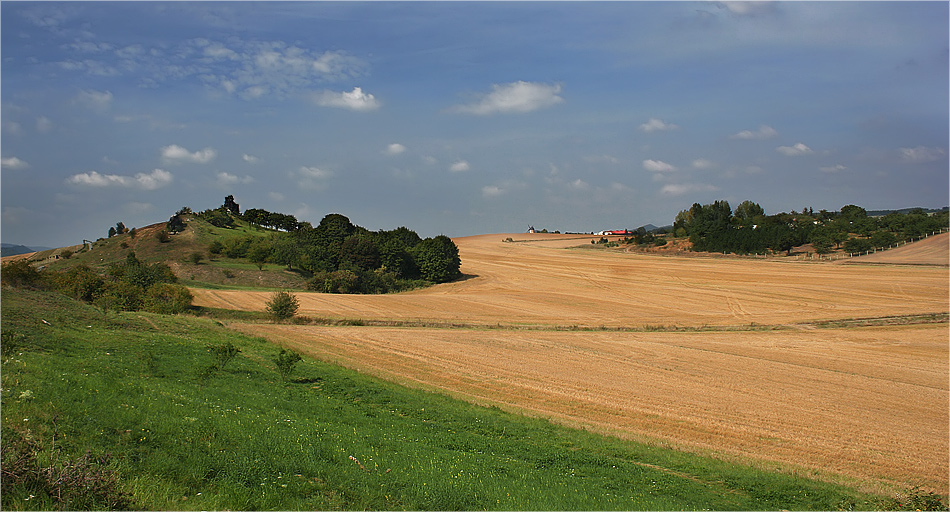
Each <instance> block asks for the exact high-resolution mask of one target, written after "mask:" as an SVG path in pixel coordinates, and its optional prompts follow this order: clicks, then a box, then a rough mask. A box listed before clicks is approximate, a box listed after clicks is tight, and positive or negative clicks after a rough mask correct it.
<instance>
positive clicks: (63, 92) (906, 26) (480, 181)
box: [0, 1, 950, 246]
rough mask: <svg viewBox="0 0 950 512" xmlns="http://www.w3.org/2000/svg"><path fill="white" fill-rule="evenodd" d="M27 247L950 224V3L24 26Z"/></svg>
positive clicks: (13, 9) (10, 185)
mask: <svg viewBox="0 0 950 512" xmlns="http://www.w3.org/2000/svg"><path fill="white" fill-rule="evenodd" d="M0 11H2V12H0V14H2V17H0V23H2V31H0V37H2V44H0V52H2V70H0V71H2V73H0V81H2V84H0V85H2V87H0V93H2V139H0V140H2V170H0V172H2V174H0V176H2V182H0V190H2V198H0V208H2V239H3V241H4V242H8V243H22V244H33V245H47V246H62V245H71V244H76V243H80V242H81V240H82V239H83V238H87V239H96V238H99V237H103V236H105V235H106V232H107V231H108V229H109V227H110V226H113V225H115V223H116V222H118V221H122V222H124V223H125V224H126V225H127V226H130V227H131V226H144V225H147V224H151V223H154V222H160V221H164V220H167V218H168V217H169V216H170V215H171V214H172V213H174V212H175V211H176V210H178V209H179V208H181V207H182V206H190V207H191V208H193V209H196V210H203V209H206V208H214V207H217V206H220V205H221V204H222V203H223V201H224V197H225V196H226V195H228V194H233V195H234V196H235V199H236V201H237V202H238V203H239V204H240V205H241V207H242V208H245V209H246V208H264V209H266V210H270V211H277V212H282V213H290V214H293V215H296V216H297V217H298V219H300V220H306V221H310V222H312V223H314V224H316V223H317V222H319V221H320V219H321V218H323V216H324V215H326V214H327V213H332V212H336V213H342V214H344V215H346V216H348V217H349V218H350V219H351V220H352V221H353V222H354V223H356V224H359V225H362V226H365V227H367V228H369V229H373V230H376V229H392V228H396V227H398V226H403V225H404V226H408V227H410V228H412V229H415V230H416V231H418V232H419V233H420V234H421V235H423V236H433V235H437V234H440V233H444V234H447V235H450V236H465V235H474V234H481V233H504V232H519V231H524V230H525V229H526V228H527V227H528V225H533V226H535V227H537V228H539V229H540V228H548V229H550V230H555V229H558V230H561V231H592V230H601V229H617V228H635V227H637V226H640V225H643V224H646V223H653V224H656V225H663V224H669V223H672V221H673V218H674V217H675V215H676V213H677V212H678V211H680V210H683V209H686V208H688V207H689V206H690V205H691V204H693V203H694V202H699V203H709V202H712V201H714V200H717V199H726V200H728V201H730V203H732V204H733V205H736V204H738V203H739V202H741V201H743V200H746V199H751V200H754V201H756V202H758V203H759V204H761V205H762V206H763V207H764V208H765V209H766V211H767V212H768V213H775V212H779V211H790V210H801V209H802V208H803V207H813V208H815V209H816V210H818V209H828V210H837V209H840V207H841V206H843V205H846V204H858V205H861V206H864V207H866V208H868V209H879V208H902V207H909V206H924V207H942V206H946V205H947V204H948V203H950V200H948V194H950V192H948V190H950V184H948V175H950V171H948V160H947V149H948V148H947V146H948V138H950V133H948V112H950V109H948V92H950V86H948V76H950V72H948V60H950V56H948V39H950V36H948V28H947V27H948V21H950V18H948V3H947V2H815V3H812V2H604V3H588V2H576V3H575V2H527V3H514V2H471V3H469V2H436V3H427V2H371V3H356V2H341V3H329V2H290V3H275V2H260V3H257V2H233V3H232V2H208V3H198V2H97V3H85V2H64V3H54V2H10V1H5V2H3V3H2V4H0Z"/></svg>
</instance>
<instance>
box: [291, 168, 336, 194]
mask: <svg viewBox="0 0 950 512" xmlns="http://www.w3.org/2000/svg"><path fill="white" fill-rule="evenodd" d="M332 176H333V172H331V171H328V170H326V169H321V168H319V167H306V166H302V167H300V169H298V170H297V173H296V178H297V185H298V186H299V187H300V188H302V189H307V190H325V189H326V188H327V186H328V181H329V179H330V177H332Z"/></svg>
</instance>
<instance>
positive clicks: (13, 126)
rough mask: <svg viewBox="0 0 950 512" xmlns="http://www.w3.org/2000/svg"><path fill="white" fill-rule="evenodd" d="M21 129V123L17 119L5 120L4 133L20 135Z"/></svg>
mask: <svg viewBox="0 0 950 512" xmlns="http://www.w3.org/2000/svg"><path fill="white" fill-rule="evenodd" d="M20 131H21V128H20V123H18V122H16V121H4V122H3V133H6V134H7V135H19V134H20Z"/></svg>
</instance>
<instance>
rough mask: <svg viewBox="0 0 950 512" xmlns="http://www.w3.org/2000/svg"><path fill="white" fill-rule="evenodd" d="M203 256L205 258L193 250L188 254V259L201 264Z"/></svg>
mask: <svg viewBox="0 0 950 512" xmlns="http://www.w3.org/2000/svg"><path fill="white" fill-rule="evenodd" d="M204 258H205V255H204V254H202V253H200V252H198V251H195V252H193V253H191V254H189V255H188V261H190V262H192V263H194V264H195V265H199V264H201V260H203V259H204Z"/></svg>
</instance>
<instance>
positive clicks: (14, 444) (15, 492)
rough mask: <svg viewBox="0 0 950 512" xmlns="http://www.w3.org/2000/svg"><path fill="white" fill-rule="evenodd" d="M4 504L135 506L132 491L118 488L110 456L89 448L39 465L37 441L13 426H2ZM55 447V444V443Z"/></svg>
mask: <svg viewBox="0 0 950 512" xmlns="http://www.w3.org/2000/svg"><path fill="white" fill-rule="evenodd" d="M2 439H3V465H2V467H3V479H2V493H0V495H2V496H3V506H4V508H6V509H10V508H11V507H12V506H13V503H14V502H17V505H18V506H22V504H21V502H22V500H25V499H29V500H36V501H35V502H34V503H35V504H36V506H37V509H59V510H132V509H137V508H139V507H137V506H136V505H135V503H134V502H133V501H132V497H131V495H129V494H128V493H125V492H122V491H121V490H119V480H118V478H117V476H116V474H115V473H114V472H113V471H112V470H110V469H109V467H108V465H109V457H108V456H105V457H97V456H93V455H92V453H91V452H90V451H86V453H85V454H84V455H82V456H80V457H79V458H77V459H73V460H65V461H62V462H58V461H56V460H55V459H57V458H59V456H58V455H56V454H57V453H59V452H56V451H52V450H51V453H52V454H53V455H52V456H51V458H52V459H53V460H50V461H49V463H48V465H45V467H44V465H42V464H41V463H40V461H39V460H38V459H37V453H39V452H41V451H43V450H42V447H41V446H40V444H39V443H38V442H37V441H36V440H34V439H31V438H29V437H27V436H24V435H23V434H21V433H20V432H17V431H15V430H13V429H9V428H4V429H3V437H2ZM57 448H58V447H57Z"/></svg>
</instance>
